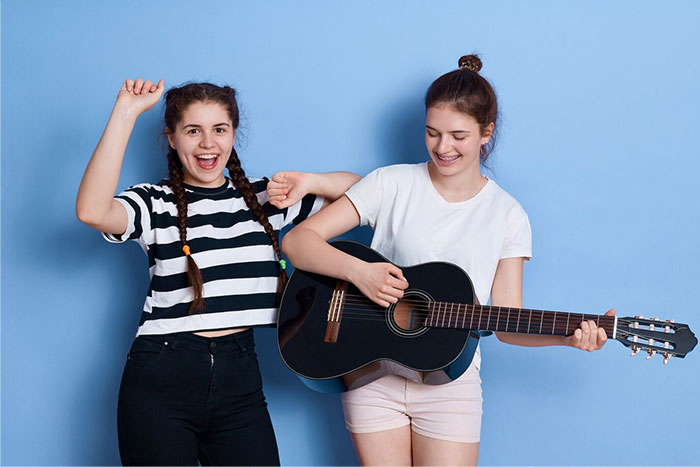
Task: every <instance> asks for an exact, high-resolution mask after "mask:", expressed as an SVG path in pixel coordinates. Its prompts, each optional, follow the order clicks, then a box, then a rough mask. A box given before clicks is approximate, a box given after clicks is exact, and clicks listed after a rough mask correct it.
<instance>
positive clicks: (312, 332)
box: [278, 241, 478, 392]
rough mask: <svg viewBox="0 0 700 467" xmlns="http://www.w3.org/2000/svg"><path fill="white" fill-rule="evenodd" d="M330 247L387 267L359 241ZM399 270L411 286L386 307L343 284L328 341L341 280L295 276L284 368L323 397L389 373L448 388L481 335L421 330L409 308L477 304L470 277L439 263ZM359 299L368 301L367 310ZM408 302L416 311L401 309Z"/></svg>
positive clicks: (284, 332)
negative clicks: (430, 303) (432, 303)
mask: <svg viewBox="0 0 700 467" xmlns="http://www.w3.org/2000/svg"><path fill="white" fill-rule="evenodd" d="M331 245H333V246H334V247H335V248H338V249H340V250H342V251H344V252H346V253H348V254H350V255H352V256H355V257H357V258H360V259H362V260H364V261H367V262H389V261H388V260H387V259H386V258H384V257H383V256H382V255H380V254H379V253H377V252H376V251H374V250H372V249H370V248H368V247H366V246H364V245H362V244H360V243H355V242H348V241H337V242H333V243H331ZM401 269H402V271H403V273H404V276H405V277H406V279H407V280H408V283H409V287H410V288H409V289H407V290H406V291H405V293H404V298H403V299H402V300H401V301H399V303H398V304H396V305H395V306H392V307H390V308H388V309H385V308H381V307H380V306H378V305H376V304H371V303H370V302H368V301H366V299H364V297H362V294H361V292H360V291H359V290H358V289H357V288H355V287H354V286H353V285H352V284H350V283H343V284H344V287H346V289H344V296H345V297H346V298H345V299H344V300H345V301H344V302H343V303H344V307H343V310H342V314H341V315H340V319H339V320H338V325H337V328H335V334H334V338H333V339H330V340H329V338H328V335H329V329H330V328H329V307H330V306H331V305H332V303H333V301H334V300H335V299H334V291H336V290H338V288H339V281H337V280H336V279H333V278H329V277H326V276H321V275H318V274H313V273H309V272H305V271H301V270H299V269H297V270H295V271H294V273H293V274H292V276H291V278H290V280H289V283H288V284H287V288H286V290H285V292H284V296H283V297H282V302H281V304H280V316H279V326H278V343H279V349H280V354H281V355H282V359H283V360H284V362H285V364H286V365H287V366H288V367H289V368H290V369H292V371H294V372H295V373H297V375H299V376H301V377H302V380H303V381H304V383H305V384H307V386H309V387H311V388H312V389H315V390H317V391H320V392H342V391H346V390H349V389H355V388H357V387H360V386H363V385H364V384H367V383H369V382H371V381H374V380H376V379H379V378H381V377H383V376H386V375H390V374H399V375H402V376H405V377H407V378H410V379H413V380H417V381H422V382H424V383H426V384H444V383H447V382H450V381H452V380H454V379H455V378H457V377H459V376H460V375H461V374H462V373H463V372H464V371H466V369H467V368H468V367H469V364H470V363H471V360H472V357H473V355H474V352H475V350H476V346H477V343H478V334H477V333H475V332H471V331H469V330H466V329H460V330H455V329H443V328H432V327H431V328H428V327H424V326H422V325H421V324H420V322H419V321H418V320H415V319H414V318H412V317H411V316H412V315H415V314H416V313H415V312H414V311H412V310H407V309H406V308H407V307H413V308H416V305H415V304H416V303H427V301H428V300H433V301H434V300H437V301H444V302H457V303H469V304H473V303H474V302H475V295H474V292H473V286H472V283H471V280H470V279H469V276H467V274H466V273H465V272H464V271H463V270H462V269H461V268H459V267H458V266H455V265H453V264H450V263H442V262H434V263H425V264H421V265H418V266H414V267H407V268H401ZM341 287H342V286H341ZM361 299H362V300H365V302H363V304H362V306H360V304H361V302H360V300H361ZM403 300H406V302H405V303H410V304H413V305H406V306H404V305H402V301H403ZM331 334H333V333H332V332H331Z"/></svg>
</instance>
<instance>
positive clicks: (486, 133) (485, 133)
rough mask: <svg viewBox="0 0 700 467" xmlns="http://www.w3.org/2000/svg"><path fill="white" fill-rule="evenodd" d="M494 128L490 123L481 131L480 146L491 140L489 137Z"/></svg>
mask: <svg viewBox="0 0 700 467" xmlns="http://www.w3.org/2000/svg"><path fill="white" fill-rule="evenodd" d="M495 127H496V125H494V123H493V122H491V123H489V124H488V125H486V128H484V129H483V130H482V131H481V144H486V143H488V142H489V141H490V140H491V136H493V129H494V128H495Z"/></svg>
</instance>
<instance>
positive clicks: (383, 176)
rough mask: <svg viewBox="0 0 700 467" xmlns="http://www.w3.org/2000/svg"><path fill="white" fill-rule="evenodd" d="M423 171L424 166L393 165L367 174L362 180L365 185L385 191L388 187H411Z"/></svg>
mask: <svg viewBox="0 0 700 467" xmlns="http://www.w3.org/2000/svg"><path fill="white" fill-rule="evenodd" d="M424 171H425V164H424V163H423V164H394V165H387V166H384V167H379V168H378V169H374V170H373V171H372V172H370V173H368V174H367V175H366V176H365V177H364V178H363V180H362V181H361V182H360V183H362V182H364V183H365V184H368V183H369V184H372V183H373V184H377V185H380V186H381V187H382V189H383V190H386V189H387V188H389V187H399V186H411V185H413V183H414V182H415V180H416V179H419V178H420V176H421V172H424Z"/></svg>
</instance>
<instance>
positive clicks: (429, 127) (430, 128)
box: [425, 125, 471, 134]
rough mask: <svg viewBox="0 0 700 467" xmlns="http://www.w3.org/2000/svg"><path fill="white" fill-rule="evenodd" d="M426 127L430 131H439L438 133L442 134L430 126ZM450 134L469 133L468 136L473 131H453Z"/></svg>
mask: <svg viewBox="0 0 700 467" xmlns="http://www.w3.org/2000/svg"><path fill="white" fill-rule="evenodd" d="M425 127H426V128H427V129H429V130H433V131H437V132H438V133H440V131H438V130H436V129H435V128H433V127H431V126H430V125H425ZM448 133H467V134H469V133H471V131H468V130H452V131H448Z"/></svg>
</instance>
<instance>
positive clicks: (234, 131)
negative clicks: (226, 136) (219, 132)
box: [233, 128, 238, 144]
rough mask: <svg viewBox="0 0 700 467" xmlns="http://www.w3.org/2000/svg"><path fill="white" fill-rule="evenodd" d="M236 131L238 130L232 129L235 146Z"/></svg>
mask: <svg viewBox="0 0 700 467" xmlns="http://www.w3.org/2000/svg"><path fill="white" fill-rule="evenodd" d="M237 130H238V129H237V128H234V129H233V144H236V131H237Z"/></svg>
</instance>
